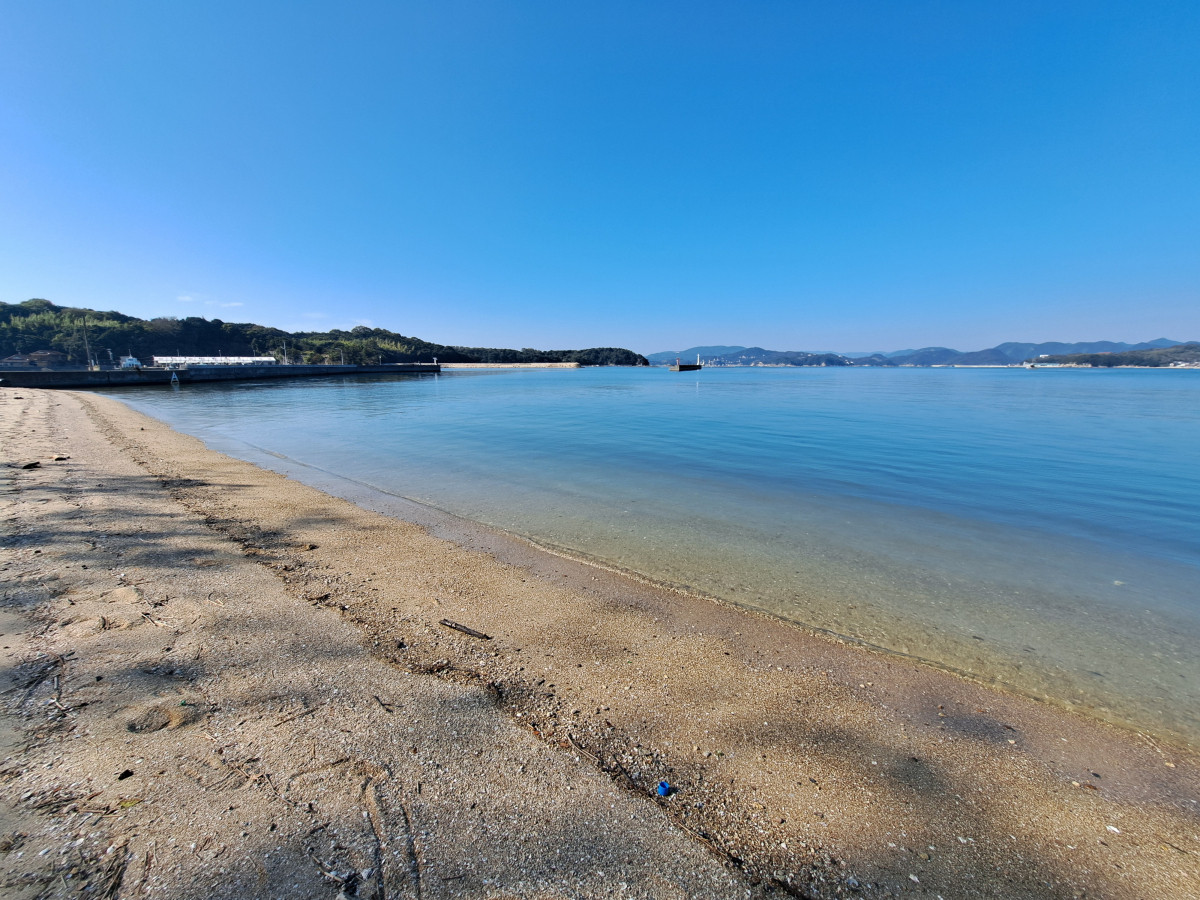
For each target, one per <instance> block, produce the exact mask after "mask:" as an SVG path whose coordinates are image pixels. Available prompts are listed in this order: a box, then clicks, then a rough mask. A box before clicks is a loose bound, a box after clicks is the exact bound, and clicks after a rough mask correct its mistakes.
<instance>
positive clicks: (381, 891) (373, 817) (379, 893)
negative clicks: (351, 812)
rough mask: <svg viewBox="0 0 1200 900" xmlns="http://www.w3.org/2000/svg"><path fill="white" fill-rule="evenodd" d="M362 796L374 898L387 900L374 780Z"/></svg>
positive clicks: (383, 845) (384, 843) (384, 841)
mask: <svg viewBox="0 0 1200 900" xmlns="http://www.w3.org/2000/svg"><path fill="white" fill-rule="evenodd" d="M375 699H376V700H378V699H379V698H378V697H376V698H375ZM363 795H364V797H365V798H366V801H367V821H368V822H369V823H370V825H371V832H372V833H373V834H374V835H375V877H376V879H377V881H376V885H377V887H376V890H375V896H376V897H377V898H378V900H387V873H385V872H384V871H383V858H384V856H386V855H387V854H386V853H385V850H386V849H387V838H386V837H384V836H383V834H382V833H381V832H380V830H379V827H380V823H381V822H382V821H383V816H382V815H381V814H380V812H379V798H378V796H377V788H376V786H375V779H374V778H368V779H367V783H366V784H365V785H364V786H363Z"/></svg>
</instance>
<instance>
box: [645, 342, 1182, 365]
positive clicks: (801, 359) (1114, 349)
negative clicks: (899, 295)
mask: <svg viewBox="0 0 1200 900" xmlns="http://www.w3.org/2000/svg"><path fill="white" fill-rule="evenodd" d="M1182 343H1184V342H1183V341H1172V340H1169V339H1168V338H1158V339H1157V340H1153V341H1144V342H1142V343H1140V344H1126V343H1122V342H1120V341H1081V342H1077V343H1074V344H1066V343H1062V342H1061V341H1047V342H1045V343H1042V344H1029V343H1021V342H1019V341H1009V342H1007V343H1004V344H999V345H997V346H995V347H990V348H988V349H987V350H971V351H966V352H964V351H962V350H953V349H951V348H949V347H923V348H922V349H920V350H892V351H890V352H886V353H884V352H875V353H861V352H847V353H835V352H833V351H828V350H764V349H763V348H762V347H736V346H723V345H716V346H710V347H689V348H688V349H687V350H663V351H662V352H660V353H648V354H647V355H646V359H648V360H650V364H651V365H652V366H664V365H669V364H671V363H673V362H674V361H675V360H676V358H679V359H681V360H683V361H684V362H689V361H691V360H692V359H693V358H695V357H696V355H697V354H698V355H699V356H700V358H701V359H702V360H703V362H704V364H705V365H708V366H1010V365H1014V364H1018V363H1022V362H1024V361H1026V360H1030V359H1038V358H1039V357H1042V356H1055V357H1059V356H1066V355H1071V354H1080V353H1124V352H1128V351H1133V350H1161V349H1164V348H1167V347H1175V346H1178V345H1180V344H1182Z"/></svg>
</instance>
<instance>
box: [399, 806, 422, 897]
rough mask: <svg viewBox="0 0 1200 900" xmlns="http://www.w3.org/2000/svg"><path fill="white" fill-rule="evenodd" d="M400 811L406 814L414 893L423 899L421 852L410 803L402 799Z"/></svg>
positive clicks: (405, 833) (405, 829)
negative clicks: (418, 850)
mask: <svg viewBox="0 0 1200 900" xmlns="http://www.w3.org/2000/svg"><path fill="white" fill-rule="evenodd" d="M400 813H401V815H403V816H404V836H405V837H406V838H407V839H408V874H409V876H410V877H411V878H412V882H413V893H414V894H416V897H417V900H421V854H420V853H418V852H417V839H416V836H415V835H414V834H413V824H412V817H411V816H409V814H408V805H407V804H406V803H405V802H404V801H403V800H401V801H400Z"/></svg>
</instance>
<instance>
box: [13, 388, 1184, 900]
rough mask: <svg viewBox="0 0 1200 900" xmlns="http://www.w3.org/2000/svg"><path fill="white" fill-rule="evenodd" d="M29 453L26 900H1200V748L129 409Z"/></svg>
mask: <svg viewBox="0 0 1200 900" xmlns="http://www.w3.org/2000/svg"><path fill="white" fill-rule="evenodd" d="M0 436H2V446H3V452H2V454H0V482H2V493H0V512H2V518H3V521H4V536H3V543H2V545H0V572H2V573H3V578H2V583H3V594H2V603H0V632H3V638H2V640H0V690H3V695H2V696H3V700H4V704H3V710H4V715H3V717H0V757H3V764H2V765H0V886H2V887H3V893H4V896H6V897H13V898H34V897H75V896H81V897H121V898H136V897H143V896H144V897H164V898H173V900H185V898H193V897H194V898H201V897H211V896H214V895H217V896H231V897H235V896H236V897H280V898H283V897H288V898H290V897H297V898H299V897H329V898H334V897H338V896H345V897H363V898H366V897H372V898H408V897H411V898H442V897H532V898H558V897H680V898H683V897H789V896H790V897H810V898H826V897H869V898H883V897H909V896H912V897H930V898H934V897H941V898H943V900H953V898H967V897H994V898H1077V897H1088V898H1160V897H1171V898H1189V897H1200V806H1198V803H1200V765H1198V763H1200V759H1198V757H1197V756H1196V754H1195V753H1194V752H1193V751H1192V750H1190V749H1188V748H1184V747H1180V746H1175V745H1172V744H1170V743H1168V742H1166V741H1163V740H1158V739H1155V738H1154V737H1152V736H1150V735H1145V734H1139V733H1135V732H1130V731H1125V730H1122V729H1119V728H1116V727H1113V726H1109V725H1105V724H1102V723H1099V722H1095V721H1092V720H1089V719H1086V718H1082V717H1079V716H1076V715H1073V714H1071V713H1069V712H1065V711H1063V710H1061V709H1057V708H1052V707H1049V706H1047V705H1044V704H1039V703H1037V702H1034V701H1031V700H1028V699H1025V698H1021V697H1015V696H1011V695H1007V694H1004V693H1001V692H998V691H996V690H993V689H991V688H989V687H986V686H982V685H979V684H975V683H972V682H969V681H966V680H963V679H961V678H957V677H955V676H953V675H950V674H947V673H945V672H941V671H936V670H933V669H930V668H927V667H923V666H921V665H919V664H916V663H914V662H911V661H908V660H905V659H903V658H898V657H894V656H887V655H884V654H881V653H877V652H874V651H870V650H866V649H863V648H861V647H857V646H852V645H848V644H844V643H839V642H837V641H835V640H833V639H830V638H828V637H825V636H820V635H815V634H811V633H808V632H806V631H805V630H803V629H801V628H798V627H794V626H791V625H788V624H785V623H782V622H779V621H776V620H773V619H770V618H767V617H764V616H759V615H755V614H751V613H748V612H745V611H741V610H738V609H734V608H731V607H727V606H723V605H720V604H717V603H714V602H711V601H709V600H705V599H701V598H696V597H690V596H687V595H683V594H679V593H676V592H671V591H668V590H664V589H661V588H658V587H655V586H653V585H648V584H645V583H642V582H639V581H637V580H634V579H631V578H626V577H624V576H621V575H619V574H615V573H612V572H608V571H604V570H600V569H597V568H595V567H591V566H588V565H586V564H584V563H582V562H578V561H573V560H570V559H564V558H562V557H559V556H555V555H551V554H549V553H545V552H542V551H539V550H537V549H535V548H533V547H531V546H529V545H527V544H525V543H523V542H521V541H519V540H516V539H513V538H509V537H506V536H504V535H501V534H497V533H494V532H489V531H486V530H485V529H482V528H479V527H476V526H472V525H470V523H464V522H457V521H455V520H453V519H451V518H449V517H439V516H437V515H434V514H432V513H430V514H428V515H427V516H426V517H424V518H422V517H414V519H419V520H420V521H412V522H406V521H401V520H399V519H396V518H392V517H387V516H384V515H381V514H378V513H375V512H371V511H369V510H366V509H363V508H360V507H357V506H355V505H353V504H351V503H348V502H346V501H343V500H339V499H335V498H333V497H330V496H328V495H326V494H324V493H322V492H320V491H318V490H316V489H314V488H311V487H307V486H305V485H302V484H299V483H297V482H295V481H292V480H289V479H287V478H285V477H283V476H281V475H278V474H275V473H272V472H268V471H265V470H263V469H260V468H257V467H255V466H253V465H251V464H249V463H245V462H241V461H238V460H234V459H231V458H229V457H226V456H223V455H221V454H218V453H215V452H212V451H209V450H207V449H206V448H205V447H204V446H203V445H202V444H201V443H200V442H199V441H196V440H195V439H193V438H190V437H187V436H185V435H181V434H178V433H175V432H173V431H172V430H170V429H169V428H167V427H166V426H164V425H162V424H161V423H158V422H156V421H154V420H152V419H148V418H146V417H144V416H142V415H140V414H138V413H135V412H133V411H131V410H129V409H128V408H126V407H124V406H123V405H122V404H120V403H118V402H116V401H114V400H111V399H108V398H104V397H99V396H93V395H88V394H83V393H75V392H65V391H63V392H48V391H36V390H28V389H12V388H0ZM347 452H352V449H349V448H348V450H347ZM445 623H451V624H449V625H448V624H445ZM455 624H457V625H459V626H462V627H461V628H455V627H453V626H454V625H455ZM664 782H665V783H666V784H667V785H669V789H668V790H667V793H666V796H660V795H659V791H658V786H659V785H660V783H664Z"/></svg>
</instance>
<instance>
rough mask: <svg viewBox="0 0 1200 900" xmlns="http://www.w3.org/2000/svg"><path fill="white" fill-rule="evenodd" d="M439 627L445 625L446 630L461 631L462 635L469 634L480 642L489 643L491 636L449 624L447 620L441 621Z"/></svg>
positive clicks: (456, 624) (454, 623)
mask: <svg viewBox="0 0 1200 900" xmlns="http://www.w3.org/2000/svg"><path fill="white" fill-rule="evenodd" d="M438 624H439V625H445V626H446V627H447V628H453V629H454V630H455V631H461V632H462V633H463V634H469V635H470V636H471V637H473V638H479V639H480V640H481V641H490V640H491V639H492V636H491V635H490V634H484V633H483V632H482V631H476V630H475V629H474V628H468V627H467V626H466V625H459V624H458V623H457V622H451V621H450V620H449V619H442V621H441V622H439V623H438Z"/></svg>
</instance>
